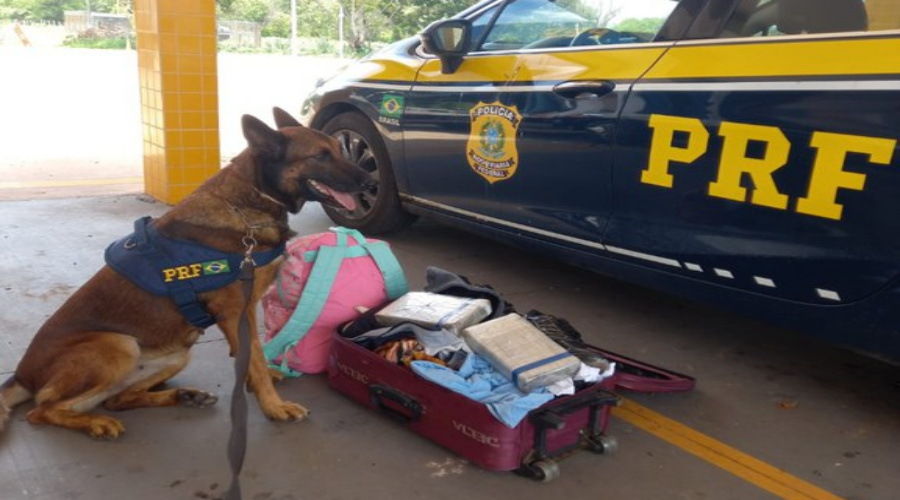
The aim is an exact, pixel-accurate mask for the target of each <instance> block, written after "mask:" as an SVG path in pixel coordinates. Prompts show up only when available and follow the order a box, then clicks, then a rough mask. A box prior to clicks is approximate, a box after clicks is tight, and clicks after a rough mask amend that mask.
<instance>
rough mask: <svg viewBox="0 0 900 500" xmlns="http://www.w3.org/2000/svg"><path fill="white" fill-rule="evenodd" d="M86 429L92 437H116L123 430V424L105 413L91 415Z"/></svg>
mask: <svg viewBox="0 0 900 500" xmlns="http://www.w3.org/2000/svg"><path fill="white" fill-rule="evenodd" d="M87 431H88V434H90V435H91V437H92V438H94V439H116V438H118V437H119V435H121V434H122V433H123V432H125V425H124V424H122V422H120V421H119V420H118V419H115V418H112V417H107V416H106V415H93V416H92V417H91V421H90V423H89V424H88V427H87Z"/></svg>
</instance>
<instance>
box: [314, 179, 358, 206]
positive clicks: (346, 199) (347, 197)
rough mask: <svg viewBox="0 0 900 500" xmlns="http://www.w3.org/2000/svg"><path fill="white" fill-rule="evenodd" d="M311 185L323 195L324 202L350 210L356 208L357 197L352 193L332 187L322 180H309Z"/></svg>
mask: <svg viewBox="0 0 900 500" xmlns="http://www.w3.org/2000/svg"><path fill="white" fill-rule="evenodd" d="M309 185H310V187H311V188H312V189H313V191H314V192H315V193H316V194H318V195H320V196H321V197H322V200H320V201H321V202H322V203H327V204H331V205H335V206H341V207H343V208H345V209H347V210H349V211H351V212H352V211H354V210H356V199H355V198H354V197H353V195H351V194H350V193H344V192H341V191H337V190H335V189H332V188H330V187H328V186H326V185H325V184H322V183H321V182H318V181H314V180H312V179H310V180H309Z"/></svg>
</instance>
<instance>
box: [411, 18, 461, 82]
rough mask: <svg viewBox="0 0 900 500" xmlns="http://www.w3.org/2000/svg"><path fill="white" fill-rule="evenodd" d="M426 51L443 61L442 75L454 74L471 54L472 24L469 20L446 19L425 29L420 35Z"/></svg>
mask: <svg viewBox="0 0 900 500" xmlns="http://www.w3.org/2000/svg"><path fill="white" fill-rule="evenodd" d="M419 38H420V39H421V40H422V45H423V46H424V47H425V50H427V51H428V52H430V53H432V54H434V55H436V56H437V57H438V59H440V60H441V73H444V74H449V73H454V72H456V70H457V69H458V68H459V65H460V64H462V62H463V57H465V55H466V54H468V53H469V45H471V43H472V22H471V21H469V20H468V19H444V20H443V21H437V22H435V23H432V24H431V25H430V26H428V27H427V28H425V30H424V31H422V33H421V34H420V35H419Z"/></svg>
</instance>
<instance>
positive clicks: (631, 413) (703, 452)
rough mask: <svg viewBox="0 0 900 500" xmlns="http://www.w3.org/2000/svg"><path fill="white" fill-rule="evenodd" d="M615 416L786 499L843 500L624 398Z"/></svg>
mask: <svg viewBox="0 0 900 500" xmlns="http://www.w3.org/2000/svg"><path fill="white" fill-rule="evenodd" d="M613 415H615V416H616V417H618V418H621V419H622V420H624V421H626V422H628V423H630V424H631V425H634V426H635V427H638V428H641V429H643V430H645V431H647V432H649V433H650V434H653V435H654V436H656V437H659V438H661V439H663V440H665V441H668V442H669V443H671V444H673V445H675V446H677V447H679V448H681V449H683V450H685V451H687V452H689V453H692V454H694V455H696V456H698V457H700V458H702V459H703V460H706V461H707V462H709V463H711V464H713V465H715V466H717V467H721V468H722V469H725V470H727V471H728V472H730V473H732V474H734V475H735V476H738V477H740V478H742V479H744V480H746V481H749V482H751V483H753V484H754V485H756V486H758V487H760V488H762V489H764V490H766V491H768V492H770V493H773V494H775V495H777V496H778V497H779V498H784V499H785V500H843V499H842V498H841V497H839V496H837V495H834V494H832V493H829V492H827V491H825V490H823V489H821V488H818V487H816V486H814V485H812V484H810V483H807V482H806V481H803V480H802V479H799V478H797V477H794V476H792V475H790V474H788V473H786V472H784V471H783V470H781V469H778V468H776V467H773V466H771V465H769V464H767V463H765V462H763V461H762V460H758V459H756V458H753V457H751V456H750V455H747V454H746V453H743V452H741V451H740V450H737V449H735V448H732V447H731V446H728V445H726V444H724V443H721V442H719V441H716V440H715V439H713V438H711V437H709V436H707V435H705V434H701V433H700V432H697V431H695V430H693V429H691V428H690V427H687V426H685V425H683V424H681V423H679V422H676V421H675V420H672V419H670V418H668V417H666V416H663V415H661V414H659V413H656V412H655V411H653V410H651V409H649V408H647V407H644V406H641V405H640V404H638V403H635V402H634V401H630V400H628V399H623V401H622V405H621V406H619V407H617V408H614V409H613Z"/></svg>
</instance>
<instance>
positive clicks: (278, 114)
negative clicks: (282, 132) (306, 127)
mask: <svg viewBox="0 0 900 500" xmlns="http://www.w3.org/2000/svg"><path fill="white" fill-rule="evenodd" d="M272 114H273V115H275V124H276V125H278V128H284V127H302V126H303V125H302V124H301V123H300V122H298V121H297V120H296V119H295V118H294V117H293V116H291V115H290V114H289V113H288V112H287V111H285V110H283V109H281V108H279V107H277V106H276V107H274V108H272Z"/></svg>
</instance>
